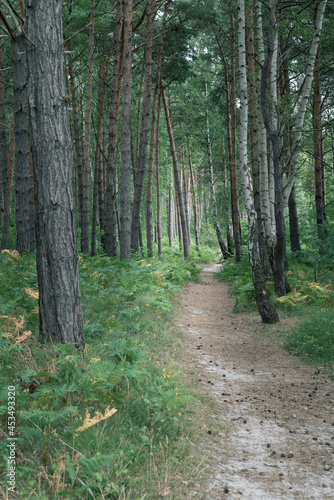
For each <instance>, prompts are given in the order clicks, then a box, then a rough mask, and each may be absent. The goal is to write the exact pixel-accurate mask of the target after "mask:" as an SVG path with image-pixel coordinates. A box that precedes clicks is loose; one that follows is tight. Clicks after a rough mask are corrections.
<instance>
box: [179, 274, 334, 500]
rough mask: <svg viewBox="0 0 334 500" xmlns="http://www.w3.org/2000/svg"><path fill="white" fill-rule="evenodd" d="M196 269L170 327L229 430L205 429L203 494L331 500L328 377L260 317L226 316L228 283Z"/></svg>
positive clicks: (332, 422) (332, 389)
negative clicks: (177, 331) (207, 472)
mask: <svg viewBox="0 0 334 500" xmlns="http://www.w3.org/2000/svg"><path fill="white" fill-rule="evenodd" d="M218 269H219V266H217V265H211V266H208V267H206V268H204V269H203V271H202V275H201V276H202V283H199V284H196V283H190V284H189V285H188V287H187V288H186V289H185V291H184V292H183V293H182V295H181V305H180V314H179V316H178V319H177V324H178V326H179V327H181V328H182V330H183V331H184V337H185V342H186V351H187V353H188V354H187V355H186V356H188V360H190V359H192V362H193V361H194V360H195V363H196V365H197V368H196V373H197V374H198V380H199V383H201V384H204V385H205V388H206V389H207V390H208V391H210V393H211V394H212V395H214V396H215V397H216V398H217V400H218V401H219V404H220V405H221V414H220V416H219V417H218V418H219V420H221V422H222V423H223V424H224V426H226V427H227V433H225V432H222V433H221V435H220V436H219V439H215V438H214V436H212V444H209V447H210V449H209V453H210V456H211V457H212V463H211V464H210V469H211V470H212V477H211V480H210V483H209V485H208V487H207V490H206V491H207V493H206V494H205V495H204V498H205V499H210V500H213V499H214V500H218V499H225V498H226V499H239V498H242V499H249V500H262V499H263V500H282V499H283V500H289V499H302V500H308V499H309V500H311V499H312V500H314V499H319V500H320V499H321V500H325V499H334V477H333V476H334V383H333V381H330V380H328V378H326V377H325V376H324V375H323V373H322V368H321V367H319V368H315V367H310V366H304V365H302V364H301V363H300V361H299V360H298V358H296V357H293V356H291V355H289V354H288V353H287V352H286V351H285V350H284V349H283V348H282V347H281V346H279V345H278V344H277V341H273V338H274V337H273V336H274V332H275V331H277V329H278V330H280V331H281V332H282V331H284V329H286V328H288V327H289V325H288V322H287V321H286V322H285V321H282V322H281V323H280V324H279V326H277V325H276V326H268V325H263V324H262V323H261V322H260V320H259V316H258V315H257V314H251V315H249V314H247V315H246V314H232V309H233V305H234V299H233V297H231V295H230V293H229V286H228V285H227V284H226V283H220V282H218V281H217V280H216V279H214V272H215V271H217V270H218Z"/></svg>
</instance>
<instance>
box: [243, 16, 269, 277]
mask: <svg viewBox="0 0 334 500" xmlns="http://www.w3.org/2000/svg"><path fill="white" fill-rule="evenodd" d="M246 24H247V26H246V30H247V42H248V43H247V47H248V59H247V60H248V67H249V73H248V82H249V115H250V138H251V158H252V179H253V196H254V208H255V210H256V219H257V225H258V228H257V231H258V237H259V249H260V257H261V261H262V265H263V271H264V274H265V276H268V275H269V260H268V255H267V249H266V242H265V236H264V231H263V224H262V214H261V196H260V162H259V138H258V117H257V92H256V80H255V75H256V73H255V51H254V30H253V9H252V7H249V8H248V10H247V21H246Z"/></svg>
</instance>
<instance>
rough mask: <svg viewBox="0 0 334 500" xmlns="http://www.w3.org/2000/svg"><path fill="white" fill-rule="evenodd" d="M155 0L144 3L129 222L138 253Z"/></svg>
mask: <svg viewBox="0 0 334 500" xmlns="http://www.w3.org/2000/svg"><path fill="white" fill-rule="evenodd" d="M155 6H156V0H147V1H146V17H147V26H146V40H147V42H146V66H145V84H144V96H143V111H142V121H141V127H140V143H139V152H138V156H137V159H138V168H137V172H136V183H135V191H134V198H133V207H132V222H131V249H132V251H133V252H135V253H137V252H138V237H139V225H140V205H141V199H142V190H143V182H144V176H145V167H146V156H147V144H148V132H149V120H150V108H151V81H152V49H153V28H154V14H155Z"/></svg>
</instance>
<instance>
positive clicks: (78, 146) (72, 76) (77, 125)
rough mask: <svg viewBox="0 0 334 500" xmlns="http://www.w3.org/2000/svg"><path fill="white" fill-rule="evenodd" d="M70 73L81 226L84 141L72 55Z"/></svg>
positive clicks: (78, 208) (69, 47)
mask: <svg viewBox="0 0 334 500" xmlns="http://www.w3.org/2000/svg"><path fill="white" fill-rule="evenodd" d="M67 47H68V51H69V52H70V51H71V44H70V42H69V44H68V46H67ZM68 73H69V77H70V85H71V96H72V110H73V111H72V115H73V129H74V144H75V163H76V172H77V182H78V184H77V186H78V198H79V203H78V204H77V210H78V212H79V223H80V227H81V221H82V220H83V151H82V141H81V131H80V121H79V111H78V99H77V87H76V82H75V74H74V67H73V60H72V56H70V60H69V65H68Z"/></svg>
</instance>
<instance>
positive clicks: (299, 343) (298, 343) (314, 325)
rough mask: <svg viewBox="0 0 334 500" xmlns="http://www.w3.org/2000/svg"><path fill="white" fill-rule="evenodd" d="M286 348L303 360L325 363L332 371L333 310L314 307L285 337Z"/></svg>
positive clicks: (333, 368) (333, 356) (333, 364)
mask: <svg viewBox="0 0 334 500" xmlns="http://www.w3.org/2000/svg"><path fill="white" fill-rule="evenodd" d="M286 348H287V349H288V350H289V351H290V352H293V353H295V354H297V355H298V356H301V357H302V358H303V359H304V361H307V362H310V363H314V364H326V365H328V366H329V368H330V369H331V371H332V372H333V373H334V311H333V310H332V309H330V308H327V307H326V308H324V307H323V308H320V309H319V308H316V309H311V310H309V311H308V312H307V320H306V321H303V322H302V323H301V324H300V325H299V326H298V327H296V328H294V329H293V330H292V331H291V332H290V333H289V334H288V337H287V341H286Z"/></svg>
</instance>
